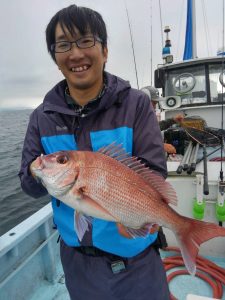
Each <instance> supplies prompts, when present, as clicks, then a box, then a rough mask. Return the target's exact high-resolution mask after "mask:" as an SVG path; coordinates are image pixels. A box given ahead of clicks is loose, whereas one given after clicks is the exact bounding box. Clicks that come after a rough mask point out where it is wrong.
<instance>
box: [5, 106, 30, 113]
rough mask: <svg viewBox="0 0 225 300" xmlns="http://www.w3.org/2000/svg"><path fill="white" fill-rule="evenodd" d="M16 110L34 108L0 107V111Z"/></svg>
mask: <svg viewBox="0 0 225 300" xmlns="http://www.w3.org/2000/svg"><path fill="white" fill-rule="evenodd" d="M18 110H34V108H31V107H4V108H1V107H0V112H2V111H18Z"/></svg>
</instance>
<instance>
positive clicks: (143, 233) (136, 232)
mask: <svg viewBox="0 0 225 300" xmlns="http://www.w3.org/2000/svg"><path fill="white" fill-rule="evenodd" d="M117 228H118V231H119V233H120V234H121V235H122V236H124V237H126V238H128V239H132V238H136V237H147V235H148V234H149V233H151V234H153V233H155V232H157V231H158V230H159V225H157V224H151V223H149V224H146V225H144V226H143V227H141V228H130V227H126V226H125V225H123V224H121V223H117Z"/></svg>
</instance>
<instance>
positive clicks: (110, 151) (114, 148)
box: [98, 142, 177, 205]
mask: <svg viewBox="0 0 225 300" xmlns="http://www.w3.org/2000/svg"><path fill="white" fill-rule="evenodd" d="M98 152H100V153H102V154H104V155H107V156H110V157H112V158H114V159H116V160H118V161H119V162H121V163H122V164H124V165H126V166H127V167H129V168H130V169H131V170H133V171H134V172H135V173H137V174H138V175H139V176H141V177H142V178H143V179H144V180H145V182H146V183H147V184H148V185H149V186H151V187H153V188H155V189H156V190H157V192H158V193H159V194H160V195H161V196H162V198H163V200H164V201H165V202H166V203H171V204H173V205H177V196H176V192H175V190H174V189H173V187H172V186H171V185H170V183H169V182H167V181H165V179H164V178H163V177H162V176H160V175H159V174H158V173H156V172H155V171H152V170H150V169H149V168H148V167H146V166H145V164H143V163H142V162H141V161H140V160H139V159H138V158H137V157H135V156H131V155H130V153H128V152H126V151H125V149H124V148H123V146H122V144H119V145H118V144H116V142H113V143H112V144H110V145H108V146H106V147H103V148H101V149H100V150H99V151H98Z"/></svg>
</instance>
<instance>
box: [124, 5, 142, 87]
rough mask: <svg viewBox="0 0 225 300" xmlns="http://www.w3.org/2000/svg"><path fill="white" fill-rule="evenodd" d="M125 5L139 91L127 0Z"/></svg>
mask: <svg viewBox="0 0 225 300" xmlns="http://www.w3.org/2000/svg"><path fill="white" fill-rule="evenodd" d="M124 4H125V9H126V13H127V21H128V25H129V31H130V39H131V47H132V51H133V59H134V68H135V75H136V82H137V87H138V89H139V83H138V75H137V64H136V59H135V52H134V42H133V34H132V29H131V24H130V18H129V13H128V9H127V4H126V0H124Z"/></svg>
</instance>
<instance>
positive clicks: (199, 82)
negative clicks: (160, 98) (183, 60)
mask: <svg viewBox="0 0 225 300" xmlns="http://www.w3.org/2000/svg"><path fill="white" fill-rule="evenodd" d="M205 78H206V77H205V66H204V65H203V66H199V65H198V66H192V67H186V68H179V69H177V70H172V71H170V72H169V73H167V80H166V85H165V96H166V97H167V96H180V97H181V103H182V105H190V104H197V103H206V102H207V97H206V80H205Z"/></svg>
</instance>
